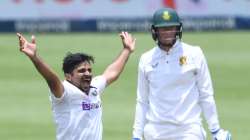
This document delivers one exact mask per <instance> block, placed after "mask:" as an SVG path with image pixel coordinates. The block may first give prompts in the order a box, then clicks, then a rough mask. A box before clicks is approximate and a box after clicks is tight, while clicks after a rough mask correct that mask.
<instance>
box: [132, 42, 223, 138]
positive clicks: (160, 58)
mask: <svg viewBox="0 0 250 140" xmlns="http://www.w3.org/2000/svg"><path fill="white" fill-rule="evenodd" d="M202 111H203V113H204V115H205V118H206V120H207V122H208V125H209V129H210V130H214V129H217V128H219V123H218V118H217V112H216V107H215V102H214V98H213V87H212V82H211V78H210V74H209V70H208V67H207V63H206V60H205V57H204V55H203V52H202V50H201V49H200V47H193V46H190V45H188V44H185V43H183V42H180V41H177V42H176V43H175V45H174V46H173V47H172V48H171V49H170V50H169V52H166V51H163V50H162V49H160V48H159V47H158V46H157V47H154V48H153V49H151V50H150V51H148V52H146V53H144V54H143V55H142V56H141V59H140V62H139V70H138V87H137V105H136V117H135V123H134V131H133V137H137V138H142V137H143V133H144V127H145V125H146V124H147V123H150V124H151V125H152V124H153V125H154V124H155V128H156V129H157V125H159V124H160V125H176V126H182V125H183V126H184V125H187V124H200V123H201V117H200V114H201V112H202ZM166 131H167V130H166Z"/></svg>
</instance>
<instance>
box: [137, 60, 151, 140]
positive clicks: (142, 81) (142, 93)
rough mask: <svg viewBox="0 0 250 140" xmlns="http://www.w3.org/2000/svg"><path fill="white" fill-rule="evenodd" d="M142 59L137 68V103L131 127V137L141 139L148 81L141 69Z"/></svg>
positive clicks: (145, 111) (146, 107) (146, 109)
mask: <svg viewBox="0 0 250 140" xmlns="http://www.w3.org/2000/svg"><path fill="white" fill-rule="evenodd" d="M143 67H144V66H143V62H142V58H141V60H140V63H139V68H138V81H137V82H138V83H137V99H136V101H137V103H136V111H135V121H134V126H133V137H134V138H140V139H142V138H143V130H144V126H145V123H146V113H147V111H148V94H149V90H148V81H147V78H146V75H145V71H144V68H143Z"/></svg>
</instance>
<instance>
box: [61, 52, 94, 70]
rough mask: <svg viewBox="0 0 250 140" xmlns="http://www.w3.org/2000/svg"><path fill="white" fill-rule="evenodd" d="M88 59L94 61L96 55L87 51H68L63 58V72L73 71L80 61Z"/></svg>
mask: <svg viewBox="0 0 250 140" xmlns="http://www.w3.org/2000/svg"><path fill="white" fill-rule="evenodd" d="M85 61H87V62H88V63H90V64H91V63H94V57H93V56H91V55H88V54H85V53H71V52H68V53H67V54H66V56H65V57H64V59H63V68H62V69H63V72H64V74H65V73H71V72H72V71H73V70H74V69H75V68H76V67H77V66H78V65H79V64H80V63H82V62H85Z"/></svg>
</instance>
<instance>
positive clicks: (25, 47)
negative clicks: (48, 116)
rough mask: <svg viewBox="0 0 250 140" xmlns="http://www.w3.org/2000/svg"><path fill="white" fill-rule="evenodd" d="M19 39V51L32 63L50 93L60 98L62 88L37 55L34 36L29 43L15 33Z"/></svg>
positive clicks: (51, 71) (53, 73) (47, 66)
mask: <svg viewBox="0 0 250 140" xmlns="http://www.w3.org/2000/svg"><path fill="white" fill-rule="evenodd" d="M17 36H18V39H19V49H20V51H21V52H23V53H24V54H25V55H27V56H28V57H29V58H30V60H31V61H32V62H33V64H34V66H35V67H36V69H37V71H38V72H39V73H40V74H41V75H42V76H43V78H44V79H45V80H46V82H47V84H48V86H49V88H50V90H51V92H52V93H53V94H54V95H55V97H57V98H60V97H61V96H62V94H63V91H64V88H63V85H62V83H61V81H60V79H59V77H58V76H57V75H56V73H55V72H54V71H53V70H52V69H51V68H50V67H49V65H47V64H46V63H45V62H44V61H43V60H42V59H41V58H40V57H39V56H38V54H37V48H36V42H35V36H32V37H31V38H32V41H31V43H30V42H28V41H27V40H26V39H25V38H24V37H23V36H22V35H21V34H20V33H17Z"/></svg>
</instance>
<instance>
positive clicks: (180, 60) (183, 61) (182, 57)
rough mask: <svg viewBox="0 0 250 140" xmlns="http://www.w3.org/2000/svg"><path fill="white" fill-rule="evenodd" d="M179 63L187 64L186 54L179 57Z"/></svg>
mask: <svg viewBox="0 0 250 140" xmlns="http://www.w3.org/2000/svg"><path fill="white" fill-rule="evenodd" d="M179 64H180V65H181V66H183V65H186V64H187V57H186V56H181V57H180V59H179Z"/></svg>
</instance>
